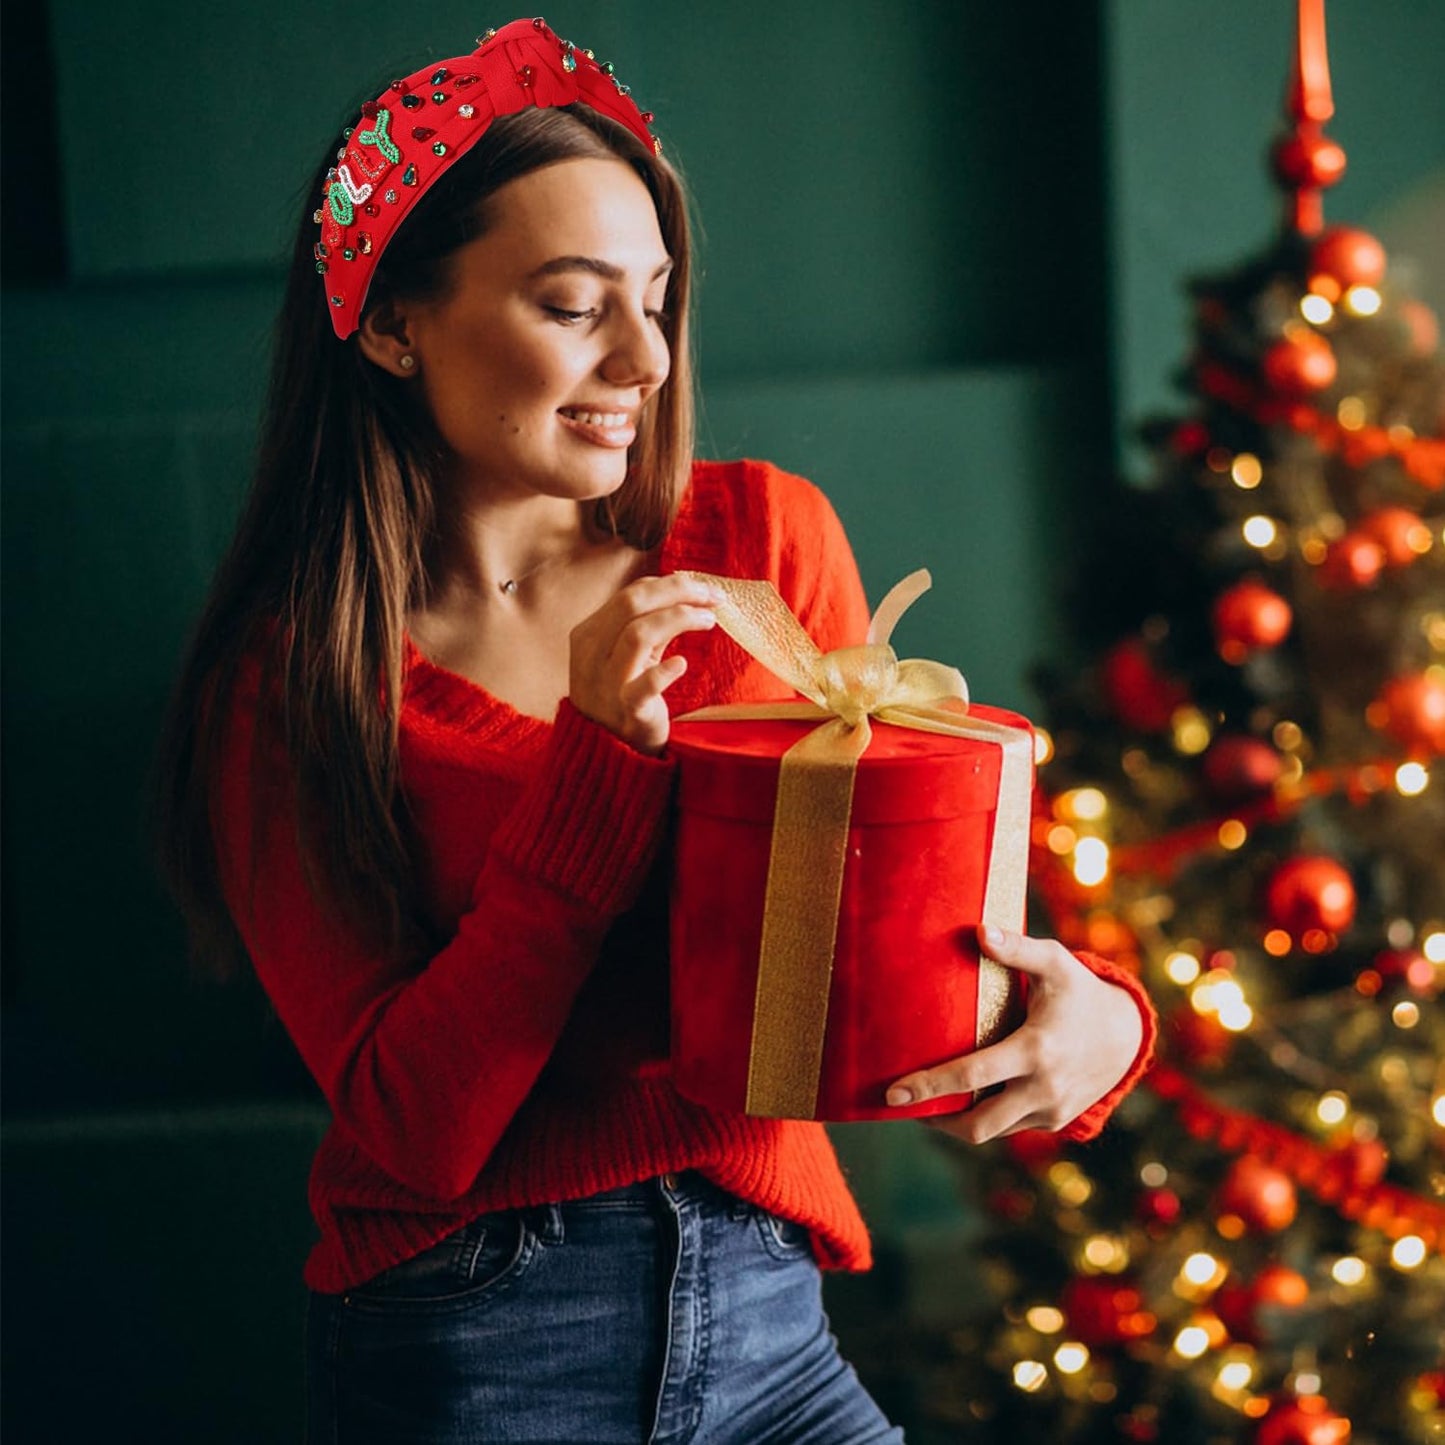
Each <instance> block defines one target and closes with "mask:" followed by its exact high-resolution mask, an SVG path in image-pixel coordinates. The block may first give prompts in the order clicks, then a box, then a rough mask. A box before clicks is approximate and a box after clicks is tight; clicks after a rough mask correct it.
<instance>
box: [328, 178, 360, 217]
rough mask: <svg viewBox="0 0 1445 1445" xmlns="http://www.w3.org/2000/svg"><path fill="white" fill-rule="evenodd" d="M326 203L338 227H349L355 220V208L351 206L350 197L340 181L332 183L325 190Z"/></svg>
mask: <svg viewBox="0 0 1445 1445" xmlns="http://www.w3.org/2000/svg"><path fill="white" fill-rule="evenodd" d="M326 203H327V205H329V206H330V207H331V214H332V215H333V216H334V217H335V218H336V224H337V225H338V226H349V225H350V224H351V223H352V222H353V221H354V220H355V219H356V207H355V206H353V205H352V204H351V197H350V196H348V195H347V194H346V187H345V186H343V185H342V184H341V182H340V181H332V183H331V184H330V185H329V186H328V187H327V188H326Z"/></svg>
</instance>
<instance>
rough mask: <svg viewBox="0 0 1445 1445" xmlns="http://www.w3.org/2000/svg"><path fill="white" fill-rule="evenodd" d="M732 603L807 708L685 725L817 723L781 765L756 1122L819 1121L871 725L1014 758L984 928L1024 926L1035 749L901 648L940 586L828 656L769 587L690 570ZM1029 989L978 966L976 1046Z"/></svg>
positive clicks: (708, 714)
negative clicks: (852, 825)
mask: <svg viewBox="0 0 1445 1445" xmlns="http://www.w3.org/2000/svg"><path fill="white" fill-rule="evenodd" d="M683 575H685V576H689V577H693V578H696V579H697V580H698V581H701V582H706V583H709V584H711V585H712V586H713V587H716V588H717V589H718V590H719V591H720V592H721V593H722V594H723V599H724V600H723V601H721V602H719V603H718V604H717V605H716V606H715V607H714V609H713V610H714V611H715V612H716V614H717V620H718V625H719V626H720V627H721V628H722V629H723V631H724V632H726V633H727V634H728V636H729V637H731V638H732V639H733V640H734V641H735V642H736V643H738V645H739V646H740V647H742V648H743V650H744V651H745V652H747V653H748V654H749V655H750V656H752V657H754V658H756V659H757V661H759V662H760V663H762V665H763V666H764V667H766V668H767V669H768V671H769V672H771V673H773V674H774V676H776V677H778V678H780V679H781V680H782V681H783V682H786V683H787V684H788V685H789V686H790V687H792V688H794V689H795V690H796V691H797V692H799V693H801V694H802V695H803V696H804V697H806V698H808V699H809V701H808V702H782V703H762V704H750V703H736V704H727V705H724V706H721V707H705V708H700V709H699V710H698V711H696V712H691V713H688V714H687V715H686V718H685V719H679V720H680V721H684V720H694V719H695V720H697V721H711V720H716V721H770V720H786V721H799V720H806V721H811V720H817V721H819V722H821V724H822V725H821V726H820V727H817V728H814V729H812V730H811V731H810V732H808V733H807V734H806V735H805V736H804V737H803V738H802V739H801V740H800V741H799V742H797V743H795V744H794V745H793V746H792V747H791V748H789V749H788V750H787V751H786V752H785V753H784V754H783V757H782V760H781V764H780V771H779V775H778V798H777V803H776V805H775V808H774V812H773V836H772V848H771V852H770V854H769V858H768V882H767V891H766V895H765V898H764V901H763V933H762V943H761V948H760V953H759V958H758V984H757V995H756V999H755V1002H754V1008H753V1039H752V1052H751V1054H750V1056H749V1061H748V1090H747V1101H746V1104H745V1108H746V1111H747V1112H748V1113H749V1114H761V1115H768V1116H772V1117H778V1118H795V1119H796V1118H802V1119H811V1118H812V1117H813V1115H814V1113H815V1111H816V1107H817V1098H818V1080H819V1077H820V1075H821V1072H822V1063H823V1037H824V1033H825V1031H826V1028H827V1020H828V997H829V993H830V990H831V987H832V975H833V950H834V944H835V942H836V939H837V929H838V906H839V902H840V900H841V898H842V892H843V865H844V861H845V859H846V856H847V850H848V821H849V816H850V814H851V812H852V804H853V778H854V775H855V774H856V772H857V768H858V760H859V758H861V757H862V756H863V754H864V752H865V751H866V750H867V748H868V744H869V741H870V740H871V738H872V728H871V726H870V724H869V719H870V718H877V719H879V721H881V722H889V723H893V724H895V725H896V726H898V727H905V728H913V729H916V730H918V731H921V732H932V733H941V734H943V735H945V736H947V737H956V738H971V739H973V740H975V741H978V742H986V743H994V744H997V745H998V747H999V748H1000V749H1001V750H1002V754H1003V756H1002V762H1001V766H1000V773H999V797H998V810H997V814H996V817H995V820H994V829H993V840H992V843H991V845H990V848H989V859H988V870H987V873H986V876H985V883H984V901H983V916H982V922H984V923H991V924H995V925H996V926H998V927H1000V928H1009V929H1017V928H1019V927H1020V926H1021V925H1022V922H1023V917H1024V901H1025V890H1026V887H1027V883H1028V842H1029V795H1030V791H1031V787H1032V780H1033V740H1032V738H1031V736H1030V734H1029V732H1028V730H1027V729H1026V728H1015V727H1008V726H1007V725H1005V724H1003V723H996V722H990V721H988V720H987V719H984V718H979V717H972V716H970V715H969V713H968V684H967V683H966V682H965V681H964V679H963V674H962V673H961V672H959V671H958V669H957V668H954V667H947V666H945V665H944V664H943V663H940V662H929V661H927V660H925V659H919V658H910V659H905V660H903V661H901V662H900V661H899V659H898V656H897V654H896V653H895V652H894V651H893V648H892V647H891V646H890V645H889V639H890V638H891V637H892V635H893V628H894V626H895V625H896V624H897V622H898V619H899V618H900V617H901V616H902V615H903V613H904V612H905V611H907V609H908V608H909V607H911V606H912V605H913V603H914V602H915V601H917V599H918V598H919V597H921V596H922V595H923V593H925V592H926V591H927V590H928V589H929V588H930V587H931V586H932V585H933V579H932V578H931V577H930V576H929V574H928V573H927V572H926V571H922V570H920V571H918V572H913V573H911V574H910V575H909V576H907V577H905V578H904V579H903V580H902V581H901V582H900V583H898V585H897V586H896V587H894V588H893V589H892V591H890V592H889V593H888V595H887V596H886V597H885V598H884V599H883V601H882V603H881V604H880V605H879V607H878V610H877V612H876V613H874V615H873V620H872V622H871V623H870V624H869V627H868V641H867V643H866V644H865V645H864V646H862V647H841V648H838V649H837V650H836V651H833V652H828V653H824V652H822V651H820V650H819V648H818V646H817V645H816V644H815V643H814V642H813V640H812V638H810V637H809V636H808V634H807V633H806V632H805V631H804V630H803V627H802V625H801V624H800V623H799V622H798V620H797V618H795V617H794V616H793V614H792V613H791V612H790V611H789V610H788V607H787V604H786V603H785V602H784V601H783V599H782V598H781V597H780V596H779V595H778V593H777V591H776V589H775V588H774V587H773V585H772V583H771V582H744V581H739V580H738V579H736V578H732V577H714V576H711V575H709V574H707V573H703V572H688V573H685V574H683ZM1017 996H1018V988H1017V981H1016V979H1015V977H1014V975H1013V974H1012V973H1010V972H1009V970H1008V969H1006V968H1004V967H1003V965H1002V964H998V963H995V962H994V961H993V960H992V959H989V958H982V959H980V961H979V977H978V1004H977V1015H976V1017H977V1026H976V1028H975V1038H974V1045H975V1047H981V1046H982V1045H984V1044H986V1043H990V1042H992V1041H993V1040H994V1039H995V1038H998V1037H1000V1036H1001V1035H1002V1034H1003V1033H1005V1032H1007V1030H1008V1028H1009V1026H1010V1025H1011V1022H1012V1013H1013V1005H1014V1003H1015V1002H1016V999H1017Z"/></svg>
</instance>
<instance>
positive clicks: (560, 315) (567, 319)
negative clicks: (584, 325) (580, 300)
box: [542, 306, 597, 326]
mask: <svg viewBox="0 0 1445 1445" xmlns="http://www.w3.org/2000/svg"><path fill="white" fill-rule="evenodd" d="M542 309H543V310H544V311H545V312H546V313H547V314H548V315H549V316H551V317H553V318H554V319H555V320H556V321H558V322H560V323H561V324H562V325H563V326H576V325H577V324H578V322H580V321H590V320H591V319H592V317H594V316H596V315H597V312H596V311H595V310H594V309H592V308H590V307H589V308H588V309H587V310H586V311H569V310H568V309H567V308H566V307H565V306H544V307H543V308H542Z"/></svg>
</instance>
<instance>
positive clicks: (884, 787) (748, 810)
mask: <svg viewBox="0 0 1445 1445" xmlns="http://www.w3.org/2000/svg"><path fill="white" fill-rule="evenodd" d="M960 717H961V719H966V718H969V717H973V718H980V719H982V720H984V721H986V722H990V723H1000V724H1003V725H1004V726H1006V727H1011V728H1017V729H1019V730H1020V731H1021V732H1022V733H1023V734H1024V735H1025V737H1026V738H1029V739H1031V738H1032V730H1031V728H1030V726H1029V723H1028V720H1027V719H1026V718H1024V717H1022V716H1020V715H1019V714H1018V713H1015V712H1008V711H1006V710H1005V709H1003V708H997V707H988V706H985V705H984V704H982V703H975V704H973V705H972V706H971V707H970V708H969V709H968V712H967V713H966V714H965V713H961V714H960ZM818 726H820V724H819V723H818V722H816V721H811V720H809V721H798V722H794V721H791V720H788V721H768V722H757V721H736V722H721V721H717V720H715V719H713V720H706V721H703V720H688V719H676V720H674V721H673V724H672V733H671V737H670V739H669V742H668V747H669V749H670V750H671V751H672V752H673V753H674V754H675V755H676V756H677V758H678V760H679V763H680V765H681V767H680V772H681V778H680V781H679V785H678V806H679V807H680V808H681V809H682V811H683V812H684V813H704V814H708V815H710V816H712V817H718V818H732V819H736V820H738V821H739V822H754V823H763V824H771V822H772V818H773V807H774V804H775V802H776V798H777V778H778V764H779V760H780V759H781V757H782V755H783V754H784V753H785V752H786V751H787V750H788V749H789V748H790V747H792V746H793V744H794V743H796V742H798V741H799V740H800V739H801V738H803V737H804V736H806V735H807V734H808V733H809V732H812V731H813V730H814V729H815V728H817V727H818ZM872 729H873V738H872V741H871V742H870V743H869V745H868V751H867V752H866V753H865V754H864V755H863V758H862V759H861V761H860V762H859V765H858V769H857V772H856V773H855V775H854V780H853V808H852V814H851V817H852V821H853V823H854V825H856V826H872V825H878V824H887V823H913V822H922V821H925V820H927V819H931V818H956V817H960V816H962V815H964V814H966V813H991V812H993V811H994V809H995V807H996V806H997V803H998V784H999V769H1000V764H1001V761H1002V758H1003V751H1002V749H1001V748H1000V746H999V744H998V743H997V742H992V741H981V740H978V739H975V738H955V737H948V736H945V735H944V734H941V733H929V732H922V731H919V730H917V729H915V728H906V727H899V726H897V725H895V724H893V723H886V722H878V721H877V720H874V721H873V722H872ZM1029 757H1030V768H1032V765H1033V762H1032V757H1033V755H1032V745H1031V742H1030V754H1029Z"/></svg>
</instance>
